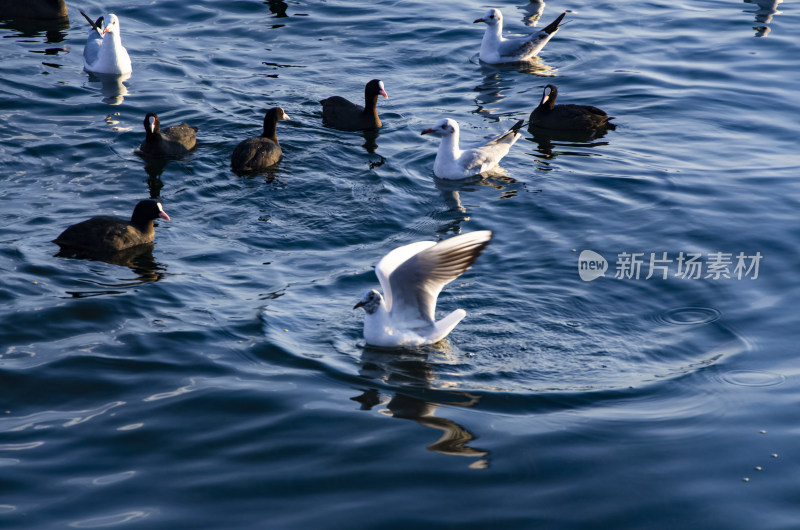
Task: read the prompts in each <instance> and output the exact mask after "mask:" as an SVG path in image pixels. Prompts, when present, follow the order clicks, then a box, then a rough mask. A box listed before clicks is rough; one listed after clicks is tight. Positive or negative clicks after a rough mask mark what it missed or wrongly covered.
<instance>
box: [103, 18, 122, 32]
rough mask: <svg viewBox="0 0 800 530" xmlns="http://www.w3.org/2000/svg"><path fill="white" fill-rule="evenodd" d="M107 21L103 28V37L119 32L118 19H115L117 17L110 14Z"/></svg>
mask: <svg viewBox="0 0 800 530" xmlns="http://www.w3.org/2000/svg"><path fill="white" fill-rule="evenodd" d="M108 19H109V23H108V25H107V26H106V27H105V28H103V35H105V34H106V33H114V32H119V19H118V18H117V15H115V14H113V13H112V14H110V15H108Z"/></svg>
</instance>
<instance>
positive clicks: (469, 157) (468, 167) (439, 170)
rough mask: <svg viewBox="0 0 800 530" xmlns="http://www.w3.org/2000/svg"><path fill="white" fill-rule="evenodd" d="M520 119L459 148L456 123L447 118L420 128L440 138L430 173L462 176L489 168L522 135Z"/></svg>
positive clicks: (465, 176) (447, 177)
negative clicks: (505, 129) (476, 142)
mask: <svg viewBox="0 0 800 530" xmlns="http://www.w3.org/2000/svg"><path fill="white" fill-rule="evenodd" d="M523 123H525V122H524V120H519V121H518V122H517V123H516V124H515V125H514V126H513V127H512V128H511V129H509V130H508V131H506V132H504V133H503V134H501V135H499V136H496V137H494V138H492V139H491V140H489V141H488V142H483V143H479V144H475V145H473V146H472V147H469V148H467V149H464V150H462V149H461V148H460V147H459V146H458V123H456V121H455V120H451V119H450V118H444V119H442V120H439V121H438V122H436V125H434V126H433V127H432V128H430V129H425V130H424V131H422V134H433V135H435V136H440V137H441V138H442V140H441V143H440V144H439V151H438V152H437V153H436V160H435V161H434V162H433V173H434V175H436V176H437V177H439V178H440V179H463V178H467V177H472V176H474V175H479V174H481V173H484V172H486V171H489V170H490V169H493V168H494V167H495V166H497V164H499V163H500V159H501V158H503V157H504V156H506V154H508V150H509V149H510V148H511V146H512V145H514V142H516V141H517V140H519V139H520V138H522V135H521V134H519V130H520V128H522V124H523Z"/></svg>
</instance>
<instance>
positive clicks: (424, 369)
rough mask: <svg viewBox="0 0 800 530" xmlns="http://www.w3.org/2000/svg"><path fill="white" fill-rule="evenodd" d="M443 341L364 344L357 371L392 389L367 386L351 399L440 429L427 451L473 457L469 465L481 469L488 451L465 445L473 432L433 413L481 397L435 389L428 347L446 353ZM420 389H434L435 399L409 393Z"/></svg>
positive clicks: (473, 402)
mask: <svg viewBox="0 0 800 530" xmlns="http://www.w3.org/2000/svg"><path fill="white" fill-rule="evenodd" d="M443 344H446V341H443V342H441V343H439V344H438V345H437V347H429V348H424V349H422V350H420V351H404V352H402V353H398V352H397V351H396V350H384V349H381V348H372V347H367V348H366V349H365V350H364V353H363V355H362V357H361V361H362V362H361V369H360V370H359V375H360V376H361V377H363V378H364V379H366V380H372V381H380V382H382V383H383V384H384V385H386V386H387V387H389V388H390V389H391V390H387V389H386V387H384V391H383V392H382V391H380V390H378V389H376V388H369V389H367V390H364V391H363V393H361V394H360V395H358V396H355V397H353V398H351V399H352V400H353V401H356V402H358V403H360V404H361V409H362V410H372V409H373V408H374V407H376V406H378V405H383V404H385V409H383V410H381V412H384V413H386V414H388V415H390V416H391V417H393V418H400V419H406V420H412V421H415V422H417V423H419V424H420V425H422V426H424V427H429V428H431V429H436V430H439V431H441V432H442V435H441V437H440V438H439V439H438V440H437V441H436V442H434V443H432V444H430V445H428V446H427V449H428V450H429V451H433V452H436V453H440V454H444V455H451V456H465V457H468V458H474V459H476V460H475V461H474V462H472V463H471V464H470V466H469V467H472V468H479V469H483V468H486V467H488V466H489V460H488V458H487V457H488V455H489V452H488V451H485V450H483V449H479V448H475V447H470V446H469V445H468V444H469V443H470V442H472V441H474V440H475V439H476V436H475V435H474V434H472V433H471V432H470V431H469V430H468V429H466V428H465V427H464V426H462V425H459V424H458V423H456V422H454V421H453V420H450V419H448V418H444V417H442V416H437V415H436V412H437V411H439V410H440V409H441V407H442V406H456V407H472V406H475V405H476V404H477V403H478V402H479V401H480V396H478V395H474V394H470V393H467V392H453V391H449V390H447V391H442V390H440V389H434V386H433V384H434V381H435V380H436V379H437V376H436V373H435V370H434V367H433V365H432V363H430V362H429V361H428V355H429V352H428V351H427V350H429V349H434V350H436V351H438V352H439V353H445V352H444V351H442V350H441V349H440V348H441V346H442V345H443ZM445 354H446V353H445ZM431 355H433V353H431ZM404 390H406V391H405V392H404ZM420 390H421V391H423V392H425V391H427V390H436V396H435V398H434V399H429V398H426V399H422V398H420V397H413V396H412V395H410V394H413V393H419V391H420ZM426 397H427V396H426Z"/></svg>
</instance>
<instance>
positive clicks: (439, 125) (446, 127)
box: [422, 118, 458, 136]
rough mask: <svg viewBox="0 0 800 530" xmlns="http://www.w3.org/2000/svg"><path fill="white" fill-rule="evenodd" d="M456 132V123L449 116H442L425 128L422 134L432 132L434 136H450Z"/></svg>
mask: <svg viewBox="0 0 800 530" xmlns="http://www.w3.org/2000/svg"><path fill="white" fill-rule="evenodd" d="M456 132H458V123H457V122H456V120H451V119H450V118H443V119H441V120H439V121H437V122H436V125H434V126H433V127H431V128H430V129H425V130H424V131H422V134H432V135H434V136H450V135H451V134H455V133H456Z"/></svg>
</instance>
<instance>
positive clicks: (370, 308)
mask: <svg viewBox="0 0 800 530" xmlns="http://www.w3.org/2000/svg"><path fill="white" fill-rule="evenodd" d="M382 302H383V296H381V293H379V292H378V291H376V290H375V289H370V290H369V291H365V292H364V295H363V296H362V297H361V300H360V301H359V302H358V303H357V304H356V305H354V306H353V309H358V308H359V307H363V308H364V311H366V312H367V314H368V315H371V314H373V313H375V312H376V311H377V310H378V308H380V306H381V303H382Z"/></svg>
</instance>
